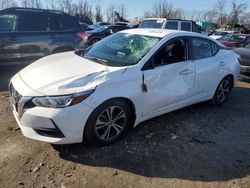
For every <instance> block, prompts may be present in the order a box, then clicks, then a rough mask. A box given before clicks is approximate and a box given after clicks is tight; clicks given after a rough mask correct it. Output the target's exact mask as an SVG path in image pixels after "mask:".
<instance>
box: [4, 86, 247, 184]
mask: <svg viewBox="0 0 250 188" xmlns="http://www.w3.org/2000/svg"><path fill="white" fill-rule="evenodd" d="M249 107H250V84H248V83H243V82H241V83H239V84H238V85H237V86H236V87H235V88H234V90H233V92H232V95H231V96H230V98H229V100H228V101H227V102H226V104H224V105H223V106H221V107H213V106H211V105H209V104H207V103H201V104H197V105H194V106H191V107H188V108H185V109H182V110H178V111H175V112H172V113H169V114H166V115H163V116H160V117H157V118H154V119H152V120H149V121H146V122H144V123H141V124H140V125H139V126H138V127H136V128H135V129H133V130H130V131H129V133H128V134H127V135H126V136H125V137H124V138H123V140H121V141H120V142H118V143H116V144H114V145H111V146H108V147H103V148H94V147H91V146H88V145H86V144H74V145H67V146H53V145H50V144H47V143H42V142H38V141H34V140H30V139H27V138H25V137H23V136H22V133H21V131H20V129H18V126H17V124H16V122H15V120H14V118H13V116H12V113H11V107H10V106H9V98H8V93H7V92H0V187H3V188H6V187H11V188H12V187H41V188H42V187H44V188H45V187H62V188H65V187H66V188H68V187H70V188H71V187H107V188H112V187H114V188H119V187H131V188H132V187H136V188H137V187H143V188H147V187H148V188H151V187H164V188H165V187H175V188H177V187H185V188H189V187H195V188H197V187H215V188H217V187H218V188H224V187H231V188H249V187H250V108H249ZM69 126H70V125H69Z"/></svg>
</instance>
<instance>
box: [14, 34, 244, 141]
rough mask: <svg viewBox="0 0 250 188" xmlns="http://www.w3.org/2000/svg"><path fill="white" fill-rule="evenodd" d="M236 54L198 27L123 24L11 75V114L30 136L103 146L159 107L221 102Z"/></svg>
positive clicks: (229, 84) (170, 108) (228, 87)
mask: <svg viewBox="0 0 250 188" xmlns="http://www.w3.org/2000/svg"><path fill="white" fill-rule="evenodd" d="M238 58H239V56H238V55H236V54H235V53H233V52H232V51H231V50H228V49H226V48H225V47H224V46H223V45H222V44H220V43H219V42H217V41H215V40H213V39H211V38H209V37H206V36H204V35H200V34H196V33H191V32H184V31H175V30H161V29H132V30H125V31H122V32H119V33H116V34H113V35H111V36H109V37H107V38H105V39H103V40H102V41H100V42H98V43H96V44H95V45H93V46H91V47H89V48H88V49H86V50H85V51H78V52H67V53H60V54H55V55H51V56H48V57H45V58H42V59H40V60H38V61H36V62H35V63H33V64H31V65H29V66H28V67H26V68H25V69H23V70H21V71H20V72H19V73H17V74H16V75H15V76H14V77H13V78H12V79H11V82H10V95H11V101H12V105H13V113H14V116H15V118H16V121H17V122H18V125H19V126H20V128H21V130H22V133H23V134H24V136H26V137H28V138H32V139H36V140H40V141H44V142H49V143H53V144H68V143H77V142H82V141H83V140H86V141H88V142H90V143H92V144H96V145H107V144H111V143H113V142H115V141H117V140H118V139H119V138H121V136H122V135H123V134H124V133H125V132H126V130H127V128H128V127H130V126H132V127H134V126H136V125H138V124H139V123H140V122H142V121H145V120H147V119H150V118H153V117H156V116H159V115H161V114H165V113H168V112H171V111H174V110H176V109H179V108H183V107H185V106H188V105H192V104H194V103H198V102H202V101H209V100H210V101H211V102H212V103H213V104H214V105H221V104H223V103H224V102H225V101H226V99H227V98H228V96H229V94H230V92H231V90H232V88H233V86H234V84H235V82H236V81H237V79H238V75H239V71H240V65H239V61H238Z"/></svg>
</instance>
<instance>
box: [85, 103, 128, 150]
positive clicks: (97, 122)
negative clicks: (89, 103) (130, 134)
mask: <svg viewBox="0 0 250 188" xmlns="http://www.w3.org/2000/svg"><path fill="white" fill-rule="evenodd" d="M130 123H131V111H130V109H129V106H128V104H127V103H126V102H125V101H122V100H109V101H106V102H104V103H103V104H101V105H100V106H99V107H97V108H96V109H95V110H94V111H93V112H92V114H91V115H90V117H89V119H88V121H87V124H86V127H85V136H86V139H87V141H88V142H90V143H91V144H94V145H99V146H104V145H109V144H111V143H114V142H116V141H117V140H119V139H120V138H121V137H122V135H123V134H124V133H125V131H126V130H127V128H128V127H129V125H130Z"/></svg>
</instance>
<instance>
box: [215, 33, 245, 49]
mask: <svg viewBox="0 0 250 188" xmlns="http://www.w3.org/2000/svg"><path fill="white" fill-rule="evenodd" d="M217 40H218V41H220V42H221V43H222V44H224V45H225V46H226V47H229V48H239V47H242V46H244V45H245V44H246V43H249V42H250V35H246V34H228V35H225V36H223V37H221V38H218V39H217Z"/></svg>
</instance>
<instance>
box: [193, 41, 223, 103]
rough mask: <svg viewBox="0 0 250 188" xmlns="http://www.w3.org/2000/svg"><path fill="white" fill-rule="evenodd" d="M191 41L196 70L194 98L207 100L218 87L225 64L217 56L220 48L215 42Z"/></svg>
mask: <svg viewBox="0 0 250 188" xmlns="http://www.w3.org/2000/svg"><path fill="white" fill-rule="evenodd" d="M190 40H191V41H190V43H191V48H192V58H193V60H194V64H195V70H196V76H195V82H194V89H193V92H192V97H193V99H202V98H207V97H209V96H210V95H211V94H212V92H213V91H214V88H216V87H217V85H218V83H219V78H220V77H221V76H220V71H222V70H223V66H224V65H225V62H223V60H221V59H222V57H221V58H220V57H219V56H218V57H217V56H216V54H217V52H218V50H219V47H218V45H217V44H215V43H214V42H212V41H210V40H208V39H204V38H199V37H192V38H190Z"/></svg>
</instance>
